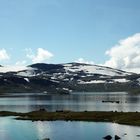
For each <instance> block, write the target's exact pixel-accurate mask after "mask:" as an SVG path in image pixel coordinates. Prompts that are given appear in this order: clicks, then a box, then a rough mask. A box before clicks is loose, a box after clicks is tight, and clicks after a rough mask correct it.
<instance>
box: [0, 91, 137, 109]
mask: <svg viewBox="0 0 140 140" xmlns="http://www.w3.org/2000/svg"><path fill="white" fill-rule="evenodd" d="M102 101H119V103H116V102H114V103H111V102H105V103H103V102H102ZM40 108H46V109H47V110H48V111H55V110H74V111H85V110H88V111H115V110H116V111H126V112H127V111H140V95H139V96H130V95H128V94H127V93H125V92H122V93H120V92H119V93H116V92H115V93H114V92H113V93H112V92H104V93H96V92H95V93H79V92H78V93H73V94H70V95H61V96H60V95H45V94H34V93H32V94H30V93H26V94H20V93H19V94H18V93H16V94H12V95H11V94H7V95H2V96H0V110H6V111H17V112H29V111H33V110H37V109H40Z"/></svg>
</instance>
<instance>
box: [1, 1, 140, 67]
mask: <svg viewBox="0 0 140 140" xmlns="http://www.w3.org/2000/svg"><path fill="white" fill-rule="evenodd" d="M139 32H140V1H139V0H0V49H1V50H2V49H4V50H5V51H6V52H5V53H6V54H7V55H8V59H2V60H1V59H0V63H1V64H3V65H11V64H15V63H20V62H21V63H26V64H31V63H33V62H35V61H33V59H35V58H36V57H37V58H38V57H39V56H37V55H39V48H40V49H42V51H43V50H44V51H45V50H46V51H47V53H49V54H50V57H46V59H44V60H43V58H42V59H41V58H40V60H42V61H43V62H46V63H47V62H48V63H64V62H72V61H76V60H78V59H79V58H82V59H83V61H84V60H85V61H93V62H94V63H95V64H104V63H105V62H106V61H108V60H110V59H111V57H112V56H111V55H110V54H109V55H106V54H105V52H106V51H107V50H110V49H111V48H113V47H114V46H115V45H116V44H118V42H119V40H123V39H127V38H128V37H130V36H131V37H132V36H134V35H135V34H136V33H139ZM28 53H29V54H30V56H29V54H28ZM41 54H42V53H40V55H41ZM45 54H46V53H45ZM45 54H44V56H45ZM23 61H24V62H23ZM38 62H39V61H38Z"/></svg>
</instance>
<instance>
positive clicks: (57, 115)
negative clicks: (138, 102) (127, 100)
mask: <svg viewBox="0 0 140 140" xmlns="http://www.w3.org/2000/svg"><path fill="white" fill-rule="evenodd" d="M0 116H17V118H16V119H19V120H32V121H38V120H41V121H56V120H65V121H68V120H69V121H95V122H115V123H119V124H127V125H135V126H140V113H139V112H99V111H97V112H95V111H87V112H86V111H85V112H72V111H62V112H47V111H33V112H29V113H16V112H8V111H1V112H0Z"/></svg>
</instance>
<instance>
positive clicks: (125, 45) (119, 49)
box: [104, 33, 140, 72]
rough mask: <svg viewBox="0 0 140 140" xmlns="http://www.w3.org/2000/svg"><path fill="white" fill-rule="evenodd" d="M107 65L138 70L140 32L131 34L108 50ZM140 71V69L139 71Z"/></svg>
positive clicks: (139, 64)
mask: <svg viewBox="0 0 140 140" xmlns="http://www.w3.org/2000/svg"><path fill="white" fill-rule="evenodd" d="M106 55H108V56H109V57H110V59H109V60H107V61H106V62H105V64H104V65H105V66H109V67H113V68H118V69H122V70H128V71H132V72H137V71H136V70H140V33H137V34H135V35H133V36H130V37H128V38H126V39H124V40H121V41H119V43H118V44H117V45H115V46H113V47H112V48H111V49H110V50H108V51H106ZM139 72H140V71H139Z"/></svg>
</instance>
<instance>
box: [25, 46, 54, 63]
mask: <svg viewBox="0 0 140 140" xmlns="http://www.w3.org/2000/svg"><path fill="white" fill-rule="evenodd" d="M26 52H27V54H26V56H27V57H28V58H30V59H31V60H32V62H33V63H41V62H44V61H46V60H48V59H50V58H51V57H53V54H52V53H51V52H49V51H48V50H45V49H43V48H38V49H37V53H36V54H34V53H33V51H32V49H31V48H28V49H26Z"/></svg>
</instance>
